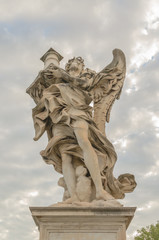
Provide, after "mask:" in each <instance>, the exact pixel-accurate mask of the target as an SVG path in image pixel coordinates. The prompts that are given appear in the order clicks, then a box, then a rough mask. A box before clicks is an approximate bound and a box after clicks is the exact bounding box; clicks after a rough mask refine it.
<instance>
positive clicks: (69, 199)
mask: <svg viewBox="0 0 159 240" xmlns="http://www.w3.org/2000/svg"><path fill="white" fill-rule="evenodd" d="M74 202H80V200H79V199H78V197H77V195H73V196H72V197H70V198H68V199H67V200H65V201H64V202H63V203H64V204H71V203H74Z"/></svg>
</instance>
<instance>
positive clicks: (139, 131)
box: [0, 0, 159, 240]
mask: <svg viewBox="0 0 159 240" xmlns="http://www.w3.org/2000/svg"><path fill="white" fill-rule="evenodd" d="M158 9H159V3H158V1H157V0H156V1H155V0H150V1H147V2H145V1H143V0H141V1H138V0H134V1H127V0H122V1H117V0H115V1H104V0H100V1H97V0H93V1H90V0H88V1H80V2H79V1H72V0H70V1H64V0H61V1H59V0H58V1H57V0H53V1H51V0H46V1H42V0H36V1H34V2H33V1H31V0H29V1H23V0H22V1H19V0H15V1H7V0H5V1H4V0H2V1H1V8H0V21H1V28H0V35H1V38H0V51H1V56H2V57H1V59H0V66H1V71H0V79H1V88H0V90H1V94H0V98H1V118H0V124H1V127H0V140H1V151H0V152H1V168H0V174H1V182H0V187H1V189H2V190H3V191H2V194H1V200H0V203H1V206H2V208H1V209H2V214H1V231H0V238H1V239H3V240H9V239H12V240H17V238H18V239H22V238H23V237H24V236H25V237H24V238H23V239H24V240H29V239H32V238H34V239H38V231H37V229H36V228H35V224H34V222H33V219H32V218H31V214H30V212H29V211H28V206H29V205H34V206H37V205H38V206H40V205H41V206H48V205H51V204H52V203H53V202H57V201H60V200H61V198H62V192H63V190H62V189H60V188H59V187H57V181H58V178H59V175H58V174H57V173H56V172H55V171H54V170H53V168H52V167H51V166H48V165H46V164H45V163H44V162H43V161H42V159H41V157H40V155H39V152H40V151H41V150H42V149H44V148H45V146H46V143H47V139H46V136H45V137H44V138H42V139H40V141H39V142H33V140H32V138H33V135H34V131H33V123H32V118H31V108H33V107H34V103H33V101H32V99H30V97H29V96H28V95H27V94H26V93H25V89H26V88H27V87H28V86H29V85H30V83H31V82H32V81H33V80H34V79H35V77H36V75H37V73H38V71H39V70H41V69H42V68H43V63H42V62H41V61H40V60H39V59H40V57H41V56H42V55H43V54H44V53H45V52H46V51H47V50H48V49H49V48H50V47H51V46H52V47H53V48H55V49H56V50H57V51H59V52H60V53H61V54H62V55H63V56H64V60H63V61H62V63H61V66H62V67H64V65H65V63H66V62H67V60H68V59H69V58H72V57H73V56H82V57H83V58H84V59H85V65H86V67H89V68H92V69H95V70H97V71H100V70H101V69H103V68H104V67H105V66H106V65H107V64H109V63H110V62H111V60H112V50H113V48H116V47H117V48H121V49H122V50H123V51H124V52H125V54H126V58H127V78H126V81H125V85H124V89H123V93H122V95H121V98H120V100H119V101H116V102H115V104H114V106H113V109H112V113H111V120H110V124H109V125H108V124H107V135H108V138H109V139H111V141H112V142H114V143H115V148H116V151H117V153H118V161H117V164H116V167H115V174H116V175H119V174H121V173H125V172H130V173H134V174H135V175H136V179H137V183H138V186H137V188H136V190H135V192H134V193H132V194H129V195H127V196H126V199H125V200H124V201H125V203H124V204H126V205H127V206H138V207H139V208H138V211H137V212H136V214H135V218H134V220H133V222H132V224H130V227H129V230H128V233H129V235H130V238H129V239H132V238H133V236H132V234H133V233H134V231H136V230H137V229H138V228H140V227H142V226H143V225H144V226H145V225H149V224H151V223H152V222H155V221H157V220H158V215H157V210H156V209H157V208H158V205H157V201H158V197H159V194H158V181H159V179H158V176H159V170H158V167H159V164H158V156H159V152H158V137H159V109H158V101H159V89H158V79H159V73H158V64H159V47H158V46H159V41H158V37H159V34H158V28H159V24H158ZM152 197H153V202H152ZM146 211H149V218H147V217H146ZM6 213H8V216H9V217H8V218H6V217H5V216H6ZM15 216H16V219H15ZM25 226H26V228H25Z"/></svg>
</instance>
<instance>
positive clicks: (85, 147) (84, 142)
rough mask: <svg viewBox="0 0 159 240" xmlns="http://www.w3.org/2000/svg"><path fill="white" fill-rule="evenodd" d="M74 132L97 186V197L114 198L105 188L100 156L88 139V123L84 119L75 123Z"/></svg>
mask: <svg viewBox="0 0 159 240" xmlns="http://www.w3.org/2000/svg"><path fill="white" fill-rule="evenodd" d="M74 133H75V135H76V137H77V141H78V144H79V146H80V147H81V149H82V151H83V158H84V162H85V164H86V167H87V168H88V170H89V172H90V175H91V177H92V180H93V182H94V184H95V187H96V198H97V199H103V200H110V199H114V198H113V197H112V196H111V195H110V194H109V193H108V192H106V191H105V190H104V189H103V186H102V181H101V175H100V170H99V165H98V157H97V154H96V152H95V151H94V148H93V147H92V145H91V143H90V141H89V139H88V123H87V122H86V121H84V120H80V121H76V122H75V123H74Z"/></svg>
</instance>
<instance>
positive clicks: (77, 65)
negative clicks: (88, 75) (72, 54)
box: [69, 58, 83, 73]
mask: <svg viewBox="0 0 159 240" xmlns="http://www.w3.org/2000/svg"><path fill="white" fill-rule="evenodd" d="M82 69H83V64H82V63H81V62H80V61H79V60H78V59H77V58H75V59H74V60H73V61H72V63H71V64H70V67H69V70H70V71H77V72H79V73H80V72H81V71H82Z"/></svg>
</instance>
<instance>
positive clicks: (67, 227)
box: [30, 207, 136, 240]
mask: <svg viewBox="0 0 159 240" xmlns="http://www.w3.org/2000/svg"><path fill="white" fill-rule="evenodd" d="M135 209H136V208H133V207H131V208H129V207H127V208H125V207H122V208H121V207H120V208H113V207H109V208H102V207H96V208H95V207H94V208H87V207H61V208H59V207H58V208H56V207H31V208H30V210H31V212H32V216H33V218H34V221H35V223H36V225H37V226H38V228H39V232H40V240H125V239H126V229H127V228H128V226H129V224H130V222H131V220H132V218H133V216H134V212H135Z"/></svg>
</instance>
